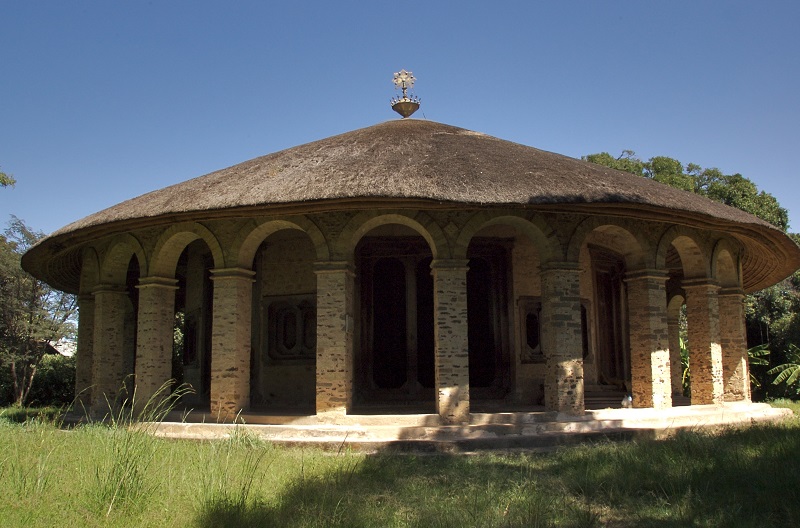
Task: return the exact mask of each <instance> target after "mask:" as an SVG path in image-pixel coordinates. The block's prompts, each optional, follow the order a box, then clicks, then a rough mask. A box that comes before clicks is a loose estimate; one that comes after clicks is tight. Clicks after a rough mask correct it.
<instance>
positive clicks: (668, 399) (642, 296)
mask: <svg viewBox="0 0 800 528" xmlns="http://www.w3.org/2000/svg"><path fill="white" fill-rule="evenodd" d="M666 281H667V275H666V273H664V272H663V271H661V270H655V269H645V270H638V271H634V272H631V273H628V274H627V276H626V277H625V282H627V284H628V313H629V316H628V320H629V323H628V326H629V335H630V349H631V393H632V396H633V406H634V407H653V408H654V409H665V408H668V407H672V390H671V385H672V384H671V380H670V357H669V332H668V324H667V290H666V288H665V285H666Z"/></svg>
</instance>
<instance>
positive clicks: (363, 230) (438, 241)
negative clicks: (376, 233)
mask: <svg viewBox="0 0 800 528" xmlns="http://www.w3.org/2000/svg"><path fill="white" fill-rule="evenodd" d="M388 224H400V225H404V226H406V227H410V228H411V229H413V230H414V231H416V232H417V233H419V235H420V236H421V237H422V238H424V239H425V241H426V242H427V243H428V247H430V250H431V253H432V254H433V258H434V259H441V258H447V256H448V253H449V252H448V251H447V250H448V244H447V237H446V236H445V235H444V232H442V230H441V229H440V228H439V226H438V225H437V224H436V223H435V222H434V221H433V219H431V218H430V217H429V216H428V215H426V214H424V213H420V214H416V215H414V216H413V217H412V216H409V215H408V214H406V213H404V212H388V213H387V212H384V213H363V214H359V215H356V216H355V217H354V218H353V219H351V220H350V222H348V224H347V226H345V228H344V230H343V231H342V236H341V239H340V240H341V244H339V248H340V249H339V254H338V255H336V256H335V257H334V258H337V257H338V258H339V259H341V260H350V259H351V258H352V256H353V253H354V251H355V248H356V246H357V245H358V242H359V241H360V240H361V238H362V237H363V236H364V235H365V234H367V233H369V232H370V231H372V230H373V229H375V228H376V227H380V226H383V225H388Z"/></svg>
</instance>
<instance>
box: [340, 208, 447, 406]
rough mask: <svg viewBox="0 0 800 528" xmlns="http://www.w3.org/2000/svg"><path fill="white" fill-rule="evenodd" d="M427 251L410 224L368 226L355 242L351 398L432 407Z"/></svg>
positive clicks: (361, 401) (430, 283) (430, 294)
mask: <svg viewBox="0 0 800 528" xmlns="http://www.w3.org/2000/svg"><path fill="white" fill-rule="evenodd" d="M432 258H433V257H432V253H431V250H430V247H429V246H428V243H427V242H426V241H425V239H424V238H423V237H421V236H420V235H418V234H417V233H416V231H414V230H412V229H411V228H408V227H405V226H401V225H396V224H391V225H384V226H381V227H379V228H376V229H373V230H372V231H370V232H369V233H367V235H366V236H364V237H363V238H362V239H361V240H360V241H359V243H358V245H357V246H356V250H355V261H356V277H357V281H356V291H357V296H358V302H359V307H360V308H359V310H358V314H359V316H358V317H357V324H358V334H357V335H359V337H360V339H358V342H357V346H356V365H357V366H356V368H355V389H356V392H355V395H356V404H382V405H385V404H397V403H400V402H405V403H407V404H412V403H413V404H419V405H422V406H423V407H424V410H425V411H427V412H433V407H434V384H435V378H434V333H433V278H432V276H431V268H430V265H431V261H432Z"/></svg>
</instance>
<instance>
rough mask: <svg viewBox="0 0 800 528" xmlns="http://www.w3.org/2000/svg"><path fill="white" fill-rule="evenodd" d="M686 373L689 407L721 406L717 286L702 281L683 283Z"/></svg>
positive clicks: (721, 385) (720, 359) (721, 387)
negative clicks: (686, 350) (687, 358)
mask: <svg viewBox="0 0 800 528" xmlns="http://www.w3.org/2000/svg"><path fill="white" fill-rule="evenodd" d="M683 288H684V290H686V318H687V319H688V323H689V328H688V331H689V372H690V374H691V378H692V381H691V384H692V405H698V404H710V403H720V402H722V395H723V388H724V387H723V383H722V348H721V347H720V334H719V304H718V298H717V291H718V290H719V286H717V285H716V284H714V283H712V282H710V281H708V280H705V279H701V280H694V281H687V282H684V284H683Z"/></svg>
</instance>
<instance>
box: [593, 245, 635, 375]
mask: <svg viewBox="0 0 800 528" xmlns="http://www.w3.org/2000/svg"><path fill="white" fill-rule="evenodd" d="M589 252H590V255H591V259H592V272H593V278H594V297H595V306H596V307H597V317H596V325H597V326H596V328H595V331H596V332H597V333H596V335H597V366H598V382H599V383H600V384H603V385H616V386H619V387H620V388H624V387H625V386H626V384H628V385H629V383H630V351H629V347H628V327H627V320H628V318H627V293H626V290H625V283H624V282H623V279H624V276H625V263H624V261H623V259H622V256H621V255H618V254H616V253H614V252H612V251H609V250H606V249H603V248H598V247H594V246H590V247H589Z"/></svg>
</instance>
